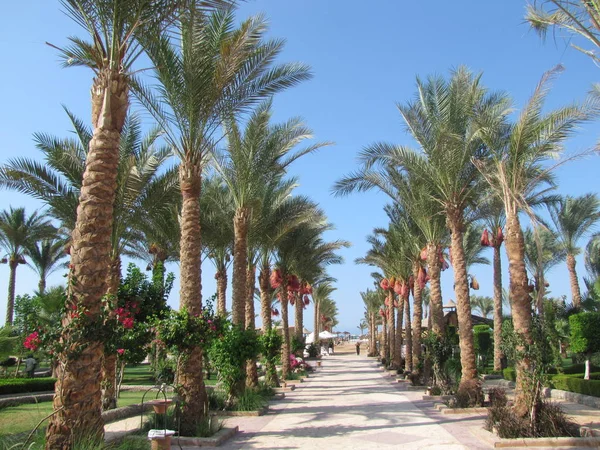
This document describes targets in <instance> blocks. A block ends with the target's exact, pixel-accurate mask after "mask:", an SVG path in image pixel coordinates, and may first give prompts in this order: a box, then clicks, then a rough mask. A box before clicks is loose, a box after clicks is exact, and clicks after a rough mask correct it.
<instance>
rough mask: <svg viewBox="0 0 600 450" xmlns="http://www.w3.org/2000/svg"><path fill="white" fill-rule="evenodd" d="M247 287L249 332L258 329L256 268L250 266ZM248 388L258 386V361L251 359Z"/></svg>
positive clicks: (247, 364)
mask: <svg viewBox="0 0 600 450" xmlns="http://www.w3.org/2000/svg"><path fill="white" fill-rule="evenodd" d="M246 286H247V288H248V294H247V297H246V328H247V329H249V330H255V329H256V321H255V319H254V316H255V313H254V289H255V287H256V266H255V265H253V264H251V265H248V270H247V278H246ZM246 386H249V387H256V386H258V371H257V370H256V360H255V359H249V360H248V361H246Z"/></svg>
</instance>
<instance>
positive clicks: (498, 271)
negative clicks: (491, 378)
mask: <svg viewBox="0 0 600 450" xmlns="http://www.w3.org/2000/svg"><path fill="white" fill-rule="evenodd" d="M501 346H502V261H501V259H500V245H495V246H494V370H495V371H499V370H502V358H503V357H504V353H502V348H501Z"/></svg>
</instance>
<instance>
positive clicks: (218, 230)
mask: <svg viewBox="0 0 600 450" xmlns="http://www.w3.org/2000/svg"><path fill="white" fill-rule="evenodd" d="M231 3H233V2H228V1H224V0H192V1H185V2H179V1H174V2H173V1H170V2H164V1H160V0H126V1H122V0H120V1H116V0H114V1H106V2H95V1H91V0H64V1H63V2H62V4H63V7H64V9H65V11H66V13H67V14H68V15H69V16H70V17H71V18H72V19H73V20H75V21H76V22H77V23H78V24H80V25H82V28H83V29H84V30H85V32H86V33H88V35H87V37H86V38H83V39H82V38H70V39H69V40H70V44H69V45H68V46H66V47H62V48H59V47H56V48H57V49H58V51H59V52H60V54H61V56H62V57H63V58H64V64H65V66H85V67H88V68H90V69H91V70H92V71H93V73H94V78H93V86H92V126H91V128H88V127H86V126H85V124H84V123H83V122H82V121H81V120H79V119H77V118H75V117H74V116H73V115H72V114H70V113H69V112H68V111H67V114H69V117H70V118H71V122H72V124H73V127H74V129H75V132H76V136H77V139H57V138H54V137H51V136H47V135H42V134H39V135H36V136H35V140H36V145H37V146H38V148H39V149H40V150H41V151H42V152H43V154H44V159H45V161H44V162H43V163H39V162H35V161H30V160H23V159H18V158H17V159H13V160H11V161H9V163H8V164H7V165H6V166H5V167H3V168H2V169H1V171H0V180H1V181H0V182H1V183H2V185H3V186H4V187H7V188H10V189H16V190H19V191H21V192H24V193H26V194H29V195H31V196H33V197H35V198H37V199H39V200H41V201H42V202H43V203H44V204H45V205H46V206H47V208H48V210H47V211H48V214H49V215H50V216H52V217H53V218H55V219H56V220H57V221H58V222H59V223H60V224H61V229H63V230H64V232H65V235H68V236H70V239H69V242H68V252H69V256H70V265H69V267H70V273H69V275H70V282H69V298H68V302H69V305H68V306H69V307H84V308H86V309H88V310H89V311H90V312H91V315H92V317H93V316H95V315H97V314H98V313H99V312H100V305H101V303H102V299H103V297H105V296H106V295H107V294H108V295H110V294H114V293H116V288H117V287H118V281H119V277H120V273H121V271H120V269H121V268H120V265H121V263H120V261H121V257H122V256H134V257H140V256H143V257H144V259H147V260H148V261H149V265H150V266H151V267H154V266H156V265H161V264H164V263H165V262H167V261H170V260H178V261H179V265H180V275H181V280H180V286H181V288H180V307H182V308H186V309H187V310H188V311H189V312H191V313H192V314H194V313H199V312H201V309H202V285H201V259H202V254H203V252H204V255H205V256H207V257H208V258H210V260H211V261H213V263H214V264H215V267H216V269H217V278H218V279H217V286H218V291H219V292H218V298H219V301H218V310H219V312H221V313H225V289H226V286H227V279H226V274H227V268H228V266H229V264H230V262H231V261H230V257H229V255H230V254H231V253H233V280H232V285H233V293H232V308H231V313H232V319H233V321H234V323H236V324H237V325H238V326H242V327H249V328H254V316H255V314H254V309H253V308H254V302H253V298H254V291H255V281H256V277H255V271H256V270H257V269H258V271H259V275H258V278H259V288H260V295H261V309H262V312H261V314H262V319H263V327H264V328H265V329H269V328H270V326H271V312H272V304H271V303H272V299H273V297H274V296H275V297H276V298H279V301H280V302H281V309H282V319H283V329H284V345H283V351H282V356H283V358H282V361H283V376H286V375H287V372H288V371H289V358H288V355H289V348H290V342H289V335H288V333H287V326H288V324H287V319H288V317H287V311H288V302H289V301H292V302H293V303H295V304H296V305H299V304H300V300H301V297H300V296H299V293H300V292H309V291H310V289H309V288H308V286H309V285H312V286H313V287H312V292H313V297H314V300H315V302H316V304H317V307H316V309H317V312H318V311H319V310H320V311H321V312H324V313H325V312H327V313H328V314H330V316H329V318H330V319H331V318H332V316H333V315H334V313H335V308H331V304H332V301H331V297H330V295H331V293H332V291H333V287H332V283H333V282H334V280H332V279H331V278H330V277H329V276H328V275H327V273H326V267H327V266H328V265H329V264H333V263H338V262H341V258H340V257H339V256H338V255H337V253H336V251H337V250H338V249H340V248H341V247H344V246H346V245H347V243H346V242H344V241H333V242H330V241H327V240H325V238H324V236H323V235H324V233H325V232H327V231H328V230H330V229H331V228H332V226H331V224H329V223H328V222H327V219H326V217H325V215H324V213H323V212H322V211H321V210H320V209H319V208H318V205H316V204H315V203H314V202H312V201H311V200H309V199H308V198H305V197H302V196H297V195H292V191H293V189H294V188H295V186H296V185H297V181H296V180H295V179H291V178H289V177H286V169H287V167H288V166H289V165H290V164H291V163H292V162H293V161H295V160H296V159H297V158H299V157H301V156H303V155H306V154H309V153H311V152H313V151H315V150H317V149H318V148H320V147H322V146H324V145H327V143H317V144H312V145H307V146H306V147H304V148H302V149H300V150H296V147H297V146H298V145H299V144H301V143H303V141H305V140H307V139H309V138H311V137H312V136H311V131H310V129H308V128H307V127H306V126H305V125H304V124H303V123H302V121H301V120H300V119H297V118H296V119H291V120H289V121H288V122H286V123H282V124H272V123H271V115H272V112H271V103H270V100H269V99H270V98H271V97H272V96H273V95H274V94H276V93H277V92H279V91H281V90H283V89H286V88H289V87H292V86H294V85H296V84H297V83H299V82H301V81H303V80H306V79H308V78H310V69H309V67H307V66H306V65H304V64H299V63H289V64H277V65H276V64H274V60H275V59H276V57H277V55H278V54H279V53H280V52H281V50H282V48H283V44H284V43H283V41H281V40H275V39H273V40H268V39H266V38H265V34H266V22H265V19H264V18H263V17H262V16H256V17H252V18H250V19H247V20H244V21H242V22H241V23H238V22H237V20H236V17H235V11H234V8H233V5H232V4H231ZM141 54H145V55H147V56H148V58H149V59H150V61H151V62H152V69H151V70H152V76H153V77H152V78H151V81H148V80H149V78H143V74H144V73H145V72H136V71H135V70H134V69H133V66H134V63H135V61H136V60H137V59H138V58H139V56H140V55H141ZM131 94H133V95H134V96H135V97H136V99H137V100H138V101H139V102H140V103H141V104H142V105H143V107H144V108H145V109H146V111H147V112H149V113H150V115H151V116H152V117H153V118H154V119H155V121H156V123H157V127H156V129H152V130H151V131H150V132H148V134H147V135H144V136H142V132H141V125H140V122H139V119H138V118H137V117H136V116H135V115H134V114H132V113H131V112H130V111H129V104H130V95H131ZM257 105H258V106H257ZM242 118H246V119H247V120H246V126H245V129H244V130H243V131H242V130H241V129H240V121H241V120H242ZM159 136H160V137H161V141H160V142H162V141H164V146H160V145H159V141H158V140H157V138H158V137H159ZM170 155H175V156H176V158H177V164H175V165H172V166H170V167H169V166H167V160H168V158H169V156H170ZM273 265H275V266H276V267H277V270H276V271H273V270H272V266H273ZM274 273H276V274H278V275H279V276H280V277H281V280H282V281H281V282H278V283H273V278H274V277H273V274H274ZM275 278H276V277H275ZM288 287H289V288H290V289H288ZM298 287H299V288H298ZM109 298H110V297H109ZM328 305H329V306H328ZM301 313H302V309H301V308H300V309H296V320H300V325H302V321H301ZM322 315H324V314H322ZM317 317H319V316H318V315H317ZM325 317H327V316H325ZM69 323H70V319H69V318H68V317H65V318H64V319H63V325H64V327H65V332H64V334H63V339H64V340H65V341H69V340H70V341H72V345H73V346H76V347H78V348H81V349H82V350H81V351H80V352H78V353H77V356H76V357H74V356H72V354H70V353H68V352H65V354H63V355H60V360H61V364H60V367H59V374H58V381H57V383H56V395H55V398H54V409H55V411H56V414H55V415H54V416H53V417H52V418H51V422H50V425H49V427H48V430H47V435H46V438H47V440H46V446H47V448H59V447H60V448H70V447H72V445H73V442H74V441H73V439H74V437H75V438H78V437H82V436H86V437H87V438H92V437H94V436H98V437H100V436H101V435H102V433H103V427H102V419H101V416H100V412H101V408H100V380H101V377H100V373H101V370H100V369H101V362H102V361H103V364H104V371H105V372H107V373H109V372H110V367H111V363H110V358H114V355H106V356H105V357H104V358H103V357H102V356H103V355H102V353H103V348H102V347H103V346H102V343H101V342H99V341H98V340H95V339H94V338H93V337H91V338H89V339H84V340H83V341H81V338H80V335H76V334H72V335H71V334H70V332H69V328H68V326H69ZM301 330H302V326H300V332H301ZM78 339H79V340H78ZM202 356H203V349H202V348H200V347H198V348H195V349H193V350H192V351H191V352H190V354H189V355H187V357H186V358H185V359H184V360H183V361H182V363H181V365H180V367H179V368H178V372H179V376H178V379H179V380H180V383H181V385H182V386H181V390H180V396H181V398H182V404H183V414H182V423H181V428H182V432H183V433H189V432H192V431H193V430H194V429H195V426H196V424H197V423H198V421H200V420H201V419H202V417H203V415H204V414H205V410H206V409H205V403H206V392H205V388H204V382H203V371H202V359H203V358H202ZM240 363H242V362H240ZM252 367H253V368H254V373H253V369H252ZM248 374H249V377H248V380H249V384H252V383H253V382H255V379H256V376H255V364H249V369H248ZM253 378H254V379H253ZM67 392H77V393H79V395H65V393H67Z"/></svg>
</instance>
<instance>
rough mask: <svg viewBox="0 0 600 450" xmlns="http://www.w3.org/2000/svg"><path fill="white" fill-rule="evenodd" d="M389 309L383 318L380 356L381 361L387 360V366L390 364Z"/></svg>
mask: <svg viewBox="0 0 600 450" xmlns="http://www.w3.org/2000/svg"><path fill="white" fill-rule="evenodd" d="M387 314H388V313H387V309H385V315H384V316H382V317H381V345H380V354H381V359H382V360H385V363H386V365H387V364H389V359H388V356H389V350H388V343H387V333H388V330H387Z"/></svg>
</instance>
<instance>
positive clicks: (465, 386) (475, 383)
mask: <svg viewBox="0 0 600 450" xmlns="http://www.w3.org/2000/svg"><path fill="white" fill-rule="evenodd" d="M481 386H482V383H481V381H480V380H476V379H473V380H467V381H465V382H463V383H461V384H460V386H459V387H458V390H457V391H456V394H455V395H454V402H452V403H451V405H450V406H451V407H453V408H473V407H476V406H483V389H482V388H481Z"/></svg>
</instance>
